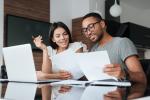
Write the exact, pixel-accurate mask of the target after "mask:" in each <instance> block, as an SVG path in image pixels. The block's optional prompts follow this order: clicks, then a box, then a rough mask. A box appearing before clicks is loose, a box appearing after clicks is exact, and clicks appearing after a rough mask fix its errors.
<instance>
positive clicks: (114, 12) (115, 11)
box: [109, 0, 122, 17]
mask: <svg viewBox="0 0 150 100" xmlns="http://www.w3.org/2000/svg"><path fill="white" fill-rule="evenodd" d="M109 12H110V14H111V16H113V17H118V16H120V14H121V13H122V8H121V6H120V5H118V4H117V0H115V3H114V5H112V6H111V8H110V10H109Z"/></svg>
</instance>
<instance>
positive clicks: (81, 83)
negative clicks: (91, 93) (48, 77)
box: [50, 80, 90, 87]
mask: <svg viewBox="0 0 150 100" xmlns="http://www.w3.org/2000/svg"><path fill="white" fill-rule="evenodd" d="M88 83H90V82H89V81H78V80H63V81H59V82H53V83H50V85H52V86H55V85H72V86H79V87H85V86H86V84H87V85H88Z"/></svg>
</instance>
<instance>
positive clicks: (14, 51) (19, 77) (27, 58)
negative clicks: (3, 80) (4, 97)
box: [3, 44, 58, 83]
mask: <svg viewBox="0 0 150 100" xmlns="http://www.w3.org/2000/svg"><path fill="white" fill-rule="evenodd" d="M3 56H4V61H5V65H6V70H7V75H8V81H13V82H31V83H45V82H53V81H58V80H55V79H51V80H44V81H38V80H37V76H36V70H35V64H34V60H33V54H32V49H31V45H30V44H22V45H17V46H11V47H4V48H3Z"/></svg>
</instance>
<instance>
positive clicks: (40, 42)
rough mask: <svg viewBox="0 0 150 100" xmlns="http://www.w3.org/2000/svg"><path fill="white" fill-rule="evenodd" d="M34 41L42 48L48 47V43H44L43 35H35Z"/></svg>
mask: <svg viewBox="0 0 150 100" xmlns="http://www.w3.org/2000/svg"><path fill="white" fill-rule="evenodd" d="M32 38H33V42H34V44H35V46H36V47H38V48H40V49H41V50H44V49H45V48H46V45H45V44H44V43H43V40H42V36H40V35H39V36H37V37H33V36H32Z"/></svg>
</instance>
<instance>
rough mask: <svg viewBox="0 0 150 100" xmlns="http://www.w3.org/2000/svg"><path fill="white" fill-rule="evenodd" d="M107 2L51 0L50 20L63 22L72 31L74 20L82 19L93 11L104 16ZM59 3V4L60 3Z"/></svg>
mask: <svg viewBox="0 0 150 100" xmlns="http://www.w3.org/2000/svg"><path fill="white" fill-rule="evenodd" d="M104 1H105V0H51V3H50V12H51V14H50V15H51V16H50V20H51V22H54V21H63V22H64V23H65V24H67V25H68V27H69V28H70V30H72V19H74V18H79V17H82V16H83V15H85V14H87V13H88V12H91V11H97V12H100V13H101V14H102V15H103V16H104V8H105V7H104ZM58 2H59V3H58Z"/></svg>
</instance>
